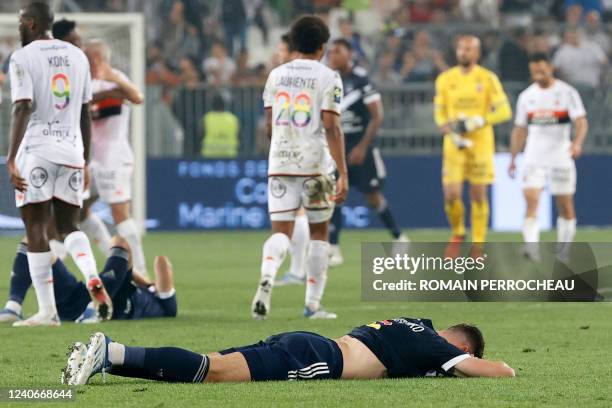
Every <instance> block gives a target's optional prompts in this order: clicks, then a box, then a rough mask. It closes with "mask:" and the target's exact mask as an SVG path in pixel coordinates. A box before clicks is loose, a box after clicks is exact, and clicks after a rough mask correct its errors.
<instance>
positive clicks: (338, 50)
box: [328, 39, 408, 266]
mask: <svg viewBox="0 0 612 408" xmlns="http://www.w3.org/2000/svg"><path fill="white" fill-rule="evenodd" d="M328 60H329V65H330V66H331V68H333V69H335V70H337V71H338V72H339V73H340V76H341V78H342V83H343V86H344V99H343V102H342V108H343V109H342V130H343V131H344V140H345V145H346V148H345V150H346V159H347V163H348V171H349V183H350V186H351V187H355V188H357V190H359V191H360V192H361V193H362V194H364V195H365V199H366V202H367V203H368V206H369V207H370V208H372V209H374V210H376V212H377V213H378V216H379V218H380V220H381V222H382V223H383V225H384V226H385V227H386V228H387V229H388V230H389V232H390V233H391V235H392V236H393V239H394V240H396V241H398V242H407V241H408V239H407V238H406V236H405V235H403V234H402V233H401V231H400V229H399V227H398V226H397V223H396V222H395V219H394V217H393V214H392V213H391V210H390V209H389V206H388V204H387V200H386V199H385V196H384V195H383V193H382V189H383V186H384V182H385V178H386V169H385V164H384V163H383V160H382V157H381V155H380V151H379V150H378V148H377V147H376V146H375V139H376V136H377V132H378V129H379V128H380V126H381V125H382V121H383V115H384V112H383V104H382V100H381V96H380V93H379V92H378V90H376V88H375V87H374V86H373V85H372V84H371V83H370V80H369V79H368V76H367V73H366V71H365V69H363V68H362V67H359V66H355V65H354V64H353V51H352V46H351V44H350V43H349V42H348V41H346V40H344V39H338V40H335V41H333V42H332V46H331V48H330V50H329V55H328ZM341 229H342V208H341V207H339V206H336V208H335V210H334V215H333V216H332V222H331V227H330V237H329V242H330V244H331V258H330V266H337V265H340V264H341V263H342V262H343V258H342V253H341V251H340V247H339V242H340V231H341Z"/></svg>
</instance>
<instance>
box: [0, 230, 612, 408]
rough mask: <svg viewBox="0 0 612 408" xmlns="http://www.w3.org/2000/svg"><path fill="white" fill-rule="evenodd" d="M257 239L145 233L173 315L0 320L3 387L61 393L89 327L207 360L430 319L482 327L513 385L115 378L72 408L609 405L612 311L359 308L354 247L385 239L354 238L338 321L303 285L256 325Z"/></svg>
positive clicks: (415, 235)
mask: <svg viewBox="0 0 612 408" xmlns="http://www.w3.org/2000/svg"><path fill="white" fill-rule="evenodd" d="M446 234H447V233H446V232H442V231H411V238H412V239H413V240H418V241H439V240H444V239H445V238H446V237H447V236H446ZM265 236H266V235H265V234H264V233H253V232H213V233H205V234H188V233H185V234H149V235H148V236H147V237H146V238H145V241H144V242H145V248H146V253H147V255H148V258H149V265H151V264H152V258H153V256H154V255H155V254H164V255H168V256H169V257H170V258H171V260H172V262H173V264H174V267H175V279H176V286H177V292H178V300H179V316H178V317H177V318H176V319H155V320H148V321H146V320H144V321H133V322H120V321H116V322H109V323H105V324H101V325H96V326H91V325H76V324H71V323H65V324H63V325H62V327H60V328H32V329H29V328H22V329H17V328H12V327H10V326H7V325H2V326H0V339H1V340H0V345H1V347H0V374H1V375H0V387H43V386H58V385H59V372H60V369H61V368H62V367H63V364H64V362H65V351H66V348H67V346H68V345H69V344H70V343H71V342H73V341H76V340H80V341H85V340H86V339H87V337H88V335H89V334H90V333H92V332H93V331H97V330H100V331H104V332H106V333H107V334H108V335H110V336H111V337H112V338H114V339H116V340H117V341H120V342H124V343H126V344H134V345H144V346H164V345H173V346H179V347H185V348H188V349H192V350H195V351H199V352H210V351H215V350H219V349H222V348H225V347H228V346H238V345H244V344H250V343H253V342H255V341H258V340H260V339H263V338H265V337H267V336H268V335H270V334H272V333H278V332H283V331H291V330H310V331H316V332H319V333H321V334H323V335H327V336H330V337H337V336H341V335H343V334H345V333H346V332H347V331H349V330H350V329H351V328H352V327H354V326H357V325H361V324H365V323H370V322H372V321H374V320H380V319H385V318H392V317H397V316H400V315H403V316H414V317H430V318H432V319H433V321H434V324H435V325H436V327H437V328H444V327H446V326H447V325H450V324H452V323H456V322H461V321H468V322H474V323H477V324H478V325H479V326H480V327H481V328H482V330H483V332H484V334H485V337H486V341H487V347H486V350H485V357H486V358H489V359H503V360H505V361H506V362H508V363H509V364H510V365H512V366H513V367H514V368H515V369H516V371H517V376H518V377H517V378H515V379H468V380H461V379H453V378H451V379H432V378H422V379H404V380H390V379H389V380H377V381H313V382H277V383H243V384H212V385H209V384H206V385H191V384H165V383H157V382H153V381H144V380H131V379H124V378H120V377H111V376H109V377H107V381H106V382H105V383H103V382H102V380H101V377H100V376H98V377H96V378H95V379H94V380H93V381H92V384H91V385H89V386H85V387H81V388H79V389H78V390H77V400H78V401H77V404H78V405H76V406H96V407H107V406H108V407H117V406H142V407H176V406H214V407H219V406H234V407H236V406H249V407H255V406H266V407H269V406H321V407H329V406H349V405H350V406H366V405H369V406H419V407H427V406H436V407H439V406H464V405H469V406H482V407H498V406H499V407H513V406H555V407H559V406H568V407H569V406H572V407H574V406H577V405H580V406H581V407H586V406H600V407H609V406H612V368H611V367H612V366H611V364H610V361H611V360H610V359H611V357H610V355H611V353H612V307H611V306H612V305H610V304H607V303H589V304H587V303H583V304H580V303H381V302H377V303H365V302H362V301H361V300H360V271H359V256H360V253H359V243H360V242H361V241H376V240H385V239H387V236H386V234H384V233H383V232H381V231H359V232H346V233H344V234H343V242H342V244H343V245H342V246H343V249H344V256H345V264H344V265H343V266H341V267H339V268H335V269H332V270H330V275H329V283H328V288H327V292H326V296H325V299H324V300H325V305H326V306H327V307H328V308H329V309H330V310H332V311H335V312H337V313H338V315H339V318H338V320H336V321H309V320H306V319H304V318H303V317H301V313H302V305H303V296H304V289H303V287H286V288H285V287H283V288H276V289H275V292H274V296H273V303H272V314H271V316H270V318H269V319H268V320H267V321H264V322H257V321H253V320H252V319H251V317H250V312H249V307H250V302H251V299H252V296H253V293H254V291H255V287H256V284H257V281H258V277H259V262H260V254H261V244H262V243H263V240H264V239H265ZM611 236H612V231H610V230H581V231H579V233H578V236H577V240H581V241H603V242H605V241H610V237H611ZM546 237H547V238H548V239H552V238H553V235H552V234H549V235H547V236H546ZM519 238H520V237H519V235H517V234H491V235H490V240H492V241H496V240H497V241H514V240H518V239H519ZM16 243H17V238H16V237H10V238H9V237H3V238H0V270H1V271H4V272H3V274H2V279H0V293H1V294H2V301H4V296H5V294H6V292H7V285H8V272H9V271H10V267H11V264H12V259H13V256H14V250H15V248H16ZM98 263H99V264H100V263H101V261H99V262H98ZM71 270H74V268H73V267H72V266H71ZM282 272H284V268H283V270H281V273H282ZM34 301H35V300H34V295H33V292H32V291H30V293H29V295H28V298H27V301H26V309H25V310H26V314H30V313H32V312H33V311H34V310H35V306H34ZM86 404H87V405H86ZM0 405H2V406H6V404H0ZM15 406H21V407H23V406H25V404H24V403H18V404H15ZM54 406H58V405H54ZM67 406H75V405H71V404H68V405H67Z"/></svg>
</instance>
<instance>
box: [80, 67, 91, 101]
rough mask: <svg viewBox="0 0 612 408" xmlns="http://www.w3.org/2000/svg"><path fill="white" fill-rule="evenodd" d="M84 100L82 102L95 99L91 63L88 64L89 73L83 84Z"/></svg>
mask: <svg viewBox="0 0 612 408" xmlns="http://www.w3.org/2000/svg"><path fill="white" fill-rule="evenodd" d="M83 88H84V89H83V102H82V104H83V105H84V104H86V103H89V102H91V100H92V99H93V95H92V91H91V73H90V72H89V65H88V66H87V73H86V74H85V84H84V85H83Z"/></svg>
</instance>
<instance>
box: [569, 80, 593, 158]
mask: <svg viewBox="0 0 612 408" xmlns="http://www.w3.org/2000/svg"><path fill="white" fill-rule="evenodd" d="M569 115H570V118H571V119H572V122H574V140H573V141H572V147H571V149H572V150H571V154H572V158H573V159H577V158H578V157H580V155H581V154H582V145H583V144H584V141H585V139H586V137H587V133H588V131H589V122H588V121H587V118H586V110H585V109H584V104H583V103H582V99H581V98H580V94H579V93H578V91H576V90H575V89H572V90H571V93H570V106H569Z"/></svg>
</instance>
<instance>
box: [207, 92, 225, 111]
mask: <svg viewBox="0 0 612 408" xmlns="http://www.w3.org/2000/svg"><path fill="white" fill-rule="evenodd" d="M210 107H211V108H212V110H213V111H215V112H223V111H224V110H225V98H224V97H223V95H221V94H220V93H215V94H214V95H213V97H212V100H211V101H210Z"/></svg>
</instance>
